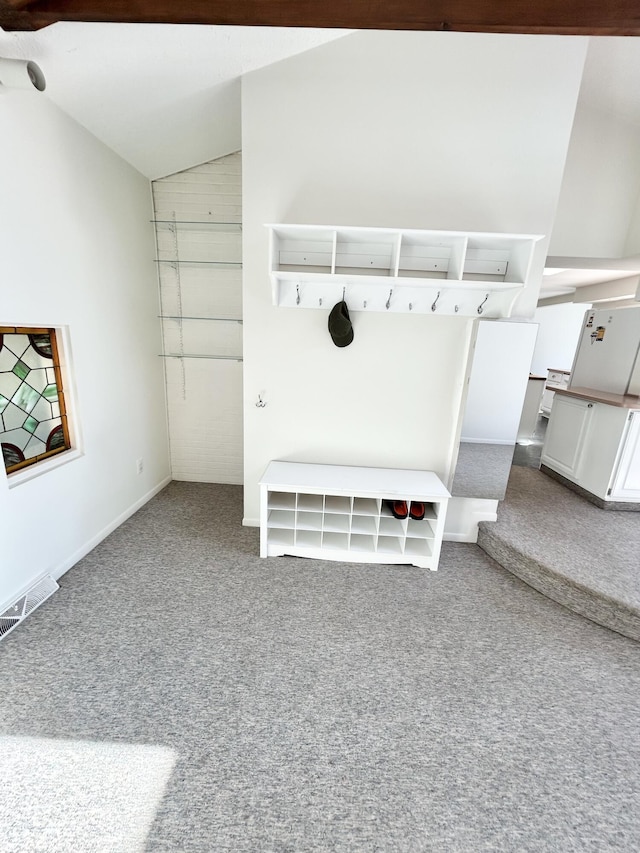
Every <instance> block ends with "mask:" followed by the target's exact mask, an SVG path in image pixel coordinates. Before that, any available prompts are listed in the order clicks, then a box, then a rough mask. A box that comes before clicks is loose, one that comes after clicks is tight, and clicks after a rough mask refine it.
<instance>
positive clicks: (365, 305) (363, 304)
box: [362, 299, 367, 308]
mask: <svg viewBox="0 0 640 853" xmlns="http://www.w3.org/2000/svg"><path fill="white" fill-rule="evenodd" d="M362 307H363V308H366V307H367V300H366V299H365V300H364V302H363V303H362Z"/></svg>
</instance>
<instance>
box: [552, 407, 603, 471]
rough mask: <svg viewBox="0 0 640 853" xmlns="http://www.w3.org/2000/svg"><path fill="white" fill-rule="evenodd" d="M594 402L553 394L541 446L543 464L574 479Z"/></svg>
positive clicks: (581, 455)
mask: <svg viewBox="0 0 640 853" xmlns="http://www.w3.org/2000/svg"><path fill="white" fill-rule="evenodd" d="M595 406H597V403H590V402H588V401H587V400H578V399H574V398H571V397H566V396H564V395H563V394H556V395H555V399H554V401H553V408H552V410H551V416H550V418H549V426H548V427H547V435H546V438H545V442H544V447H543V449H542V458H541V461H542V464H543V465H546V466H547V467H549V468H552V469H553V470H554V471H557V472H558V473H560V474H563V475H564V476H565V477H568V478H569V479H571V480H577V479H578V478H579V476H580V469H581V467H582V463H583V460H584V449H585V445H586V442H587V437H588V434H589V426H590V424H591V419H592V417H593V411H594V407H595Z"/></svg>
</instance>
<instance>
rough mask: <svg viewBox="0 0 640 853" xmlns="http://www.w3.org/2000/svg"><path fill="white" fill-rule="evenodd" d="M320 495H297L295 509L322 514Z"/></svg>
mask: <svg viewBox="0 0 640 853" xmlns="http://www.w3.org/2000/svg"><path fill="white" fill-rule="evenodd" d="M322 503H323V501H322V495H298V500H297V504H296V505H297V509H298V510H300V511H302V510H314V511H316V512H322Z"/></svg>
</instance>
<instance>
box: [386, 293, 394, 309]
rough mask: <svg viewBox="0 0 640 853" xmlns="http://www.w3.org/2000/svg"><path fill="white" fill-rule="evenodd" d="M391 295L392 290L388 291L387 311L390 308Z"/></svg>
mask: <svg viewBox="0 0 640 853" xmlns="http://www.w3.org/2000/svg"><path fill="white" fill-rule="evenodd" d="M392 295H393V288H391V290H390V291H389V298H388V299H387V311H388V310H389V308H391V297H392Z"/></svg>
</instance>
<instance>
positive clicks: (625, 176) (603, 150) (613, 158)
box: [549, 102, 640, 258]
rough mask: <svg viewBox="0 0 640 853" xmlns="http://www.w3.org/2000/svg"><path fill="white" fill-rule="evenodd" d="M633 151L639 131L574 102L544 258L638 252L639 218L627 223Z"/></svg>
mask: <svg viewBox="0 0 640 853" xmlns="http://www.w3.org/2000/svg"><path fill="white" fill-rule="evenodd" d="M639 150H640V127H638V126H637V125H634V124H631V123H630V122H628V121H625V120H624V119H622V118H619V117H617V116H614V115H612V114H611V113H605V112H601V111H599V110H593V109H589V108H587V107H585V106H584V105H583V104H581V103H580V102H579V103H578V108H577V110H576V116H575V123H574V127H573V132H572V135H571V144H570V147H569V154H568V157H567V167H566V171H565V174H564V178H563V181H562V190H561V193H560V199H559V202H558V211H557V214H556V219H555V222H554V226H553V237H552V240H551V245H550V247H549V254H550V255H560V256H562V255H564V256H567V257H585V258H618V257H621V256H623V255H628V254H632V253H634V252H635V253H638V252H640V237H639V236H638V235H639V234H640V224H638V222H640V220H637V221H636V220H634V219H633V216H634V211H635V210H636V206H637V204H638V198H639V193H640V156H638V151H639ZM632 220H633V221H632ZM630 223H631V226H630ZM634 223H635V224H634ZM630 227H631V231H630V236H629V239H628V240H627V232H628V230H629V229H630Z"/></svg>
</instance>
